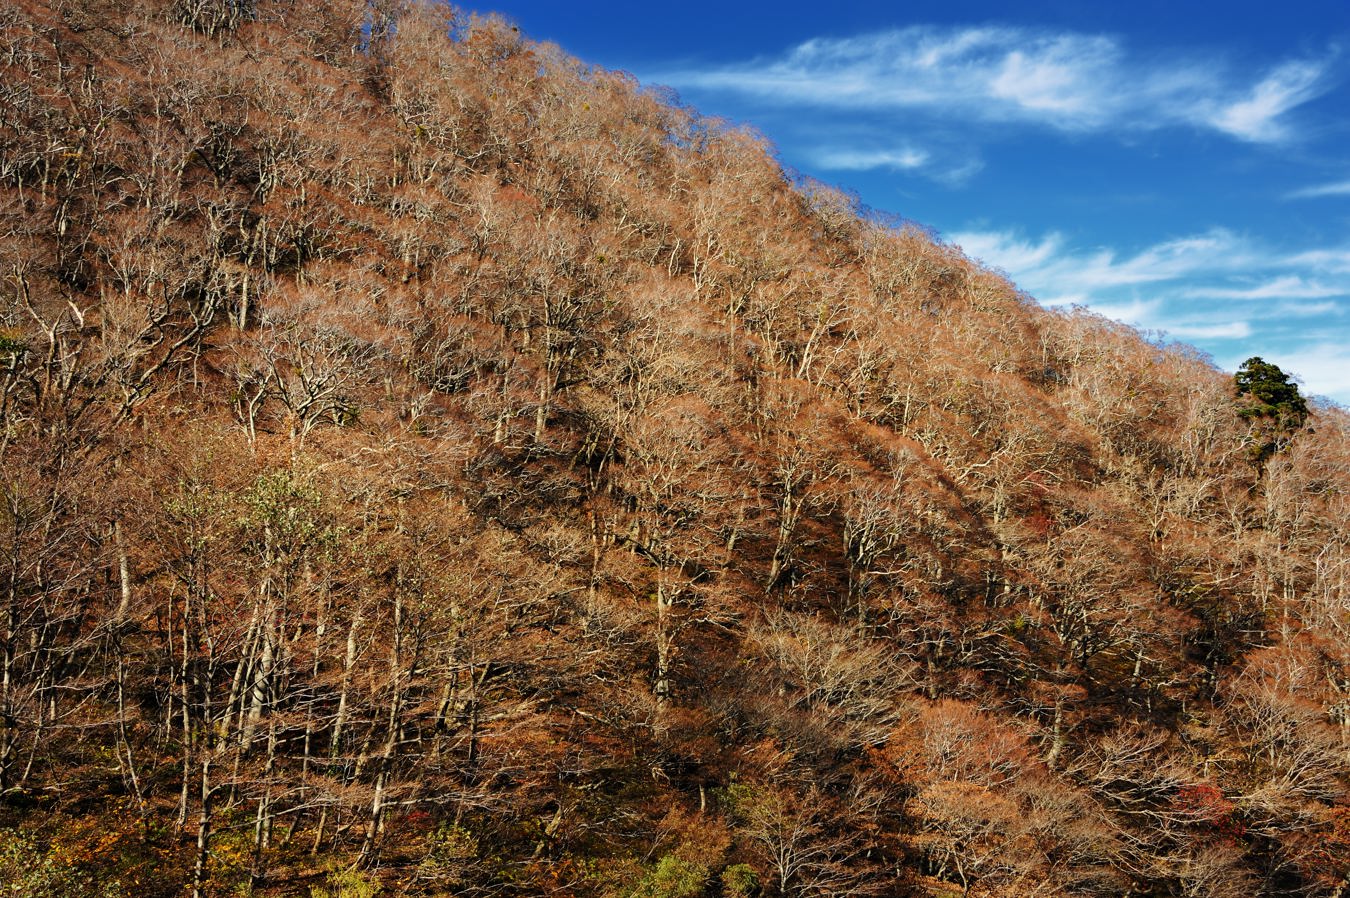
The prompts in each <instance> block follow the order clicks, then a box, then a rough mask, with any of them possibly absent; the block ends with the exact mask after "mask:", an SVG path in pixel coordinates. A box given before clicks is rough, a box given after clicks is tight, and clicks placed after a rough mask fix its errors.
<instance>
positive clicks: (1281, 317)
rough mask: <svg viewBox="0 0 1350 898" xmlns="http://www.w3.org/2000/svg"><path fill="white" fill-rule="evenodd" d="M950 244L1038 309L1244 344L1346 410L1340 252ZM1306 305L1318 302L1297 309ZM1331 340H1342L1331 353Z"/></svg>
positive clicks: (1015, 238) (1348, 351) (1028, 241)
mask: <svg viewBox="0 0 1350 898" xmlns="http://www.w3.org/2000/svg"><path fill="white" fill-rule="evenodd" d="M950 238H951V241H952V242H953V243H955V244H957V245H959V246H960V247H962V249H963V250H964V252H965V253H966V255H968V256H970V257H971V258H974V259H977V260H979V261H981V262H984V263H985V264H987V265H990V266H993V267H995V268H998V269H1001V270H1003V271H1005V272H1007V273H1008V275H1009V276H1010V277H1011V278H1012V279H1013V280H1014V281H1015V282H1016V283H1017V284H1018V285H1019V286H1020V287H1021V288H1022V289H1024V290H1026V291H1028V292H1029V293H1031V294H1032V295H1033V296H1036V297H1037V298H1039V299H1040V300H1041V302H1042V303H1044V304H1045V305H1047V306H1060V305H1068V304H1074V305H1083V306H1087V307H1089V308H1091V309H1092V310H1094V311H1096V312H1098V313H1100V314H1102V315H1105V316H1107V317H1108V318H1114V319H1116V320H1118V321H1124V322H1126V323H1127V324H1132V325H1135V326H1136V327H1141V328H1147V329H1150V330H1162V331H1166V332H1167V333H1168V334H1169V335H1171V336H1172V337H1175V338H1178V339H1182V340H1193V341H1197V342H1200V343H1206V342H1209V343H1210V344H1211V345H1217V346H1218V347H1231V346H1232V345H1233V344H1234V343H1238V344H1245V346H1244V348H1243V350H1242V351H1243V352H1246V354H1247V355H1253V354H1260V355H1263V356H1265V357H1267V358H1271V359H1276V358H1282V359H1287V360H1288V367H1287V370H1292V371H1295V372H1298V373H1299V374H1301V375H1302V376H1304V377H1305V378H1306V380H1307V384H1308V386H1309V388H1310V389H1311V390H1312V391H1313V392H1315V393H1319V394H1322V395H1326V396H1331V397H1334V398H1336V399H1337V400H1339V401H1341V402H1345V403H1350V331H1347V330H1346V329H1344V328H1342V327H1341V324H1340V322H1342V321H1344V318H1343V316H1344V315H1345V314H1346V313H1347V311H1350V306H1345V305H1343V304H1342V303H1338V302H1336V301H1334V299H1333V297H1350V251H1347V250H1344V249H1339V248H1319V249H1311V250H1305V251H1301V252H1297V253H1292V254H1291V253H1288V252H1284V251H1281V250H1279V249H1276V248H1273V247H1271V246H1268V245H1265V244H1263V243H1261V242H1258V241H1256V240H1253V239H1251V238H1248V237H1245V236H1243V235H1240V234H1237V233H1234V232H1232V231H1230V230H1226V229H1222V228H1215V229H1212V230H1209V231H1204V232H1201V233H1198V234H1192V235H1187V236H1183V237H1179V238H1175V239H1171V240H1166V241H1162V242H1159V243H1157V244H1154V245H1152V246H1146V247H1144V248H1142V249H1139V250H1136V251H1133V252H1121V251H1119V250H1117V249H1114V248H1110V247H1078V246H1074V245H1072V244H1071V242H1070V241H1069V240H1068V239H1067V238H1066V237H1065V236H1064V235H1063V234H1062V233H1058V232H1052V233H1049V234H1047V235H1045V236H1043V237H1041V238H1039V239H1036V238H1028V237H1026V236H1024V235H1022V234H1020V233H1018V232H1015V231H1000V230H981V231H970V232H966V233H958V234H952V235H950ZM1311 299H1321V300H1325V301H1323V302H1301V301H1300V300H1311ZM1338 331H1340V332H1344V333H1345V339H1342V340H1340V341H1339V342H1336V341H1335V340H1334V337H1333V335H1334V334H1336V333H1337V332H1338ZM1233 355H1234V356H1235V357H1236V356H1237V355H1240V353H1233ZM1247 355H1243V356H1241V358H1237V361H1236V362H1234V364H1237V363H1240V362H1241V361H1242V359H1243V358H1246V357H1247ZM1278 363H1279V364H1281V365H1282V366H1283V365H1284V364H1285V363H1284V362H1283V361H1281V362H1278ZM1338 364H1340V365H1344V366H1345V370H1344V372H1343V373H1342V372H1341V370H1340V369H1338V368H1337V367H1336V366H1337V365H1338Z"/></svg>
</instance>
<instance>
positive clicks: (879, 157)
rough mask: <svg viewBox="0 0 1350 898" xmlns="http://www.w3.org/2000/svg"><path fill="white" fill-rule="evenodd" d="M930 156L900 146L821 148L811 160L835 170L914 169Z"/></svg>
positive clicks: (920, 166) (925, 161) (926, 162)
mask: <svg viewBox="0 0 1350 898" xmlns="http://www.w3.org/2000/svg"><path fill="white" fill-rule="evenodd" d="M930 159H931V156H930V155H929V154H928V153H927V152H925V151H924V150H919V149H915V148H913V147H901V148H899V149H893V150H857V149H851V148H835V149H821V150H818V151H816V152H815V153H813V154H812V161H813V162H815V163H816V164H817V165H819V166H821V167H822V168H830V169H835V170H836V171H864V170H868V169H874V168H892V169H900V170H905V169H916V168H922V167H923V166H925V165H927V164H928V162H929V160H930Z"/></svg>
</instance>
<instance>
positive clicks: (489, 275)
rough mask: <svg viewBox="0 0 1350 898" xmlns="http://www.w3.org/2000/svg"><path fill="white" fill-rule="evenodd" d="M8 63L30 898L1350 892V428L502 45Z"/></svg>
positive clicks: (274, 32)
mask: <svg viewBox="0 0 1350 898" xmlns="http://www.w3.org/2000/svg"><path fill="white" fill-rule="evenodd" d="M0 35H2V37H0V665H2V669H0V893H4V894H6V895H9V894H15V895H25V896H41V898H67V896H77V895H78V896H86V895H92V896H100V898H122V896H125V898H132V896H135V898H141V896H146V898H159V896H164V898H168V896H179V895H193V896H207V895H211V896H227V895H240V894H254V895H266V896H283V895H284V896H306V898H336V896H344V898H357V896H360V898H371V896H374V895H377V894H378V895H383V896H398V895H426V896H433V895H447V896H448V895H455V896H482V898H488V896H503V898H508V896H527V895H528V896H532V895H552V896H577V898H698V896H707V898H754V896H763V898H775V896H784V898H827V896H873V895H875V896H889V895H896V896H1009V898H1014V896H1016V898H1020V896H1052V895H1082V896H1121V895H1130V896H1136V898H1144V896H1178V898H1179V896H1197V898H1198V896H1208V898H1227V896H1232V898H1248V896H1255V895H1262V896H1326V898H1333V896H1344V895H1346V894H1347V888H1348V886H1347V877H1350V799H1348V798H1347V786H1348V785H1350V766H1348V765H1347V761H1348V760H1350V753H1348V752H1350V592H1348V591H1347V589H1348V587H1350V419H1348V418H1347V415H1346V413H1345V412H1344V411H1343V410H1340V409H1337V408H1334V407H1323V406H1319V405H1317V404H1316V403H1306V402H1305V401H1304V400H1303V398H1302V397H1301V396H1299V395H1298V391H1297V388H1296V387H1294V386H1293V385H1291V384H1289V383H1288V382H1287V379H1285V378H1284V375H1283V373H1282V372H1279V370H1278V369H1275V368H1274V366H1270V365H1266V364H1265V363H1262V362H1260V360H1259V359H1255V360H1253V362H1252V363H1249V366H1248V367H1247V368H1246V369H1244V373H1243V375H1242V377H1241V378H1239V384H1240V387H1241V389H1242V391H1243V392H1242V393H1241V395H1239V392H1238V391H1239V386H1238V385H1235V382H1234V379H1233V378H1232V377H1231V376H1227V375H1224V374H1222V373H1220V372H1219V371H1217V370H1216V369H1215V368H1214V367H1213V366H1212V365H1211V364H1210V363H1209V361H1208V360H1206V359H1205V358H1203V357H1201V356H1200V355H1198V354H1197V353H1196V352H1194V351H1193V350H1191V349H1188V348H1187V347H1184V346H1177V345H1160V344H1159V343H1157V342H1151V341H1149V340H1147V339H1145V338H1144V337H1142V336H1141V335H1140V334H1139V333H1137V332H1135V331H1133V330H1131V329H1130V328H1127V327H1124V326H1122V325H1119V324H1115V323H1112V322H1110V321H1107V320H1104V319H1101V318H1098V317H1096V316H1093V315H1091V314H1088V313H1086V312H1082V311H1072V312H1054V311H1047V310H1045V309H1042V308H1040V307H1039V306H1037V305H1036V304H1035V303H1034V302H1033V301H1031V300H1030V299H1029V298H1028V297H1026V296H1024V295H1021V294H1020V293H1019V292H1018V291H1017V290H1016V289H1015V288H1014V287H1012V286H1011V285H1010V284H1009V283H1008V282H1007V281H1006V280H1005V279H1004V278H1003V277H1001V276H999V275H997V274H995V273H993V272H990V271H988V270H985V269H983V268H981V267H980V266H978V265H976V264H974V263H972V262H971V261H970V260H968V259H966V258H965V257H964V256H963V255H962V254H961V253H960V251H959V250H957V249H955V248H953V247H951V246H946V245H943V244H941V243H940V242H937V241H935V240H934V239H933V238H932V236H931V235H930V234H928V233H926V232H925V231H923V230H922V229H920V228H917V227H913V226H907V225H903V224H897V223H895V222H888V221H884V220H881V219H879V218H878V217H877V216H875V215H870V214H865V213H864V210H861V209H860V208H859V206H858V204H857V202H856V201H855V200H854V199H853V198H851V197H850V196H849V195H847V194H846V193H842V192H840V191H837V190H834V189H831V188H829V187H826V186H823V185H819V184H815V183H810V182H804V181H803V180H802V179H800V178H796V177H793V176H790V175H788V174H786V173H785V172H784V171H783V169H782V167H781V166H780V165H779V163H778V162H777V161H776V160H775V157H774V154H773V150H772V148H771V147H769V146H768V145H766V143H765V142H764V141H763V140H762V139H760V138H759V137H757V136H755V135H754V134H753V133H750V132H749V131H747V130H744V129H742V128H738V127H733V126H730V125H728V124H725V123H723V122H719V121H715V120H710V119H708V118H705V117H703V116H701V115H699V114H698V113H697V112H695V111H694V110H691V109H689V108H686V107H684V106H682V105H680V104H679V102H678V101H677V100H676V98H674V97H673V96H671V95H666V94H663V93H661V92H659V91H652V90H645V89H642V88H640V87H639V86H638V85H637V84H636V83H635V81H634V80H633V79H632V78H630V77H628V76H626V75H624V74H622V73H616V72H610V71H605V70H602V69H598V68H594V67H591V66H588V65H586V64H584V63H581V62H579V61H577V60H575V59H572V58H570V57H568V56H567V55H565V54H564V53H562V52H561V51H560V50H558V49H557V48H556V47H553V46H549V45H541V44H536V43H532V42H530V41H528V40H526V39H525V38H523V37H522V36H521V35H520V34H519V33H518V32H517V30H516V29H515V28H513V27H511V26H510V25H509V24H506V23H504V22H502V21H499V20H496V19H491V18H488V19H477V18H466V17H464V16H461V15H460V14H458V13H457V12H455V11H454V10H453V9H451V8H449V7H444V6H438V5H431V4H425V5H424V4H417V3H412V2H408V3H401V2H397V0H375V2H371V3H367V2H364V0H309V2H288V0H257V2H252V0H151V2H136V3H131V2H124V3H114V2H105V0H52V2H50V3H43V2H39V0H7V2H5V3H4V4H2V5H0ZM1270 369H1273V370H1270ZM1291 390H1292V392H1291Z"/></svg>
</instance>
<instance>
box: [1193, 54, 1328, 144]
mask: <svg viewBox="0 0 1350 898" xmlns="http://www.w3.org/2000/svg"><path fill="white" fill-rule="evenodd" d="M1324 71H1325V64H1322V63H1314V62H1309V61H1299V62H1287V63H1284V64H1283V65H1281V66H1278V67H1277V68H1276V69H1275V70H1274V71H1272V72H1271V73H1270V74H1269V75H1267V76H1266V77H1265V78H1263V79H1262V80H1261V81H1259V82H1258V83H1257V84H1256V85H1255V86H1254V87H1253V88H1252V89H1251V93H1250V95H1249V96H1248V97H1247V98H1245V99H1242V100H1239V101H1237V102H1235V103H1230V104H1229V105H1227V106H1223V107H1221V108H1220V109H1219V110H1218V111H1217V112H1216V114H1215V115H1214V118H1213V124H1214V127H1216V128H1218V129H1219V130H1220V131H1226V132H1228V133H1229V134H1231V135H1233V136H1234V137H1238V138H1241V139H1243V140H1250V141H1253V142H1258V143H1260V142H1266V141H1274V140H1281V139H1283V138H1284V137H1285V136H1286V131H1287V128H1286V125H1285V123H1284V122H1282V121H1281V117H1282V116H1283V115H1284V114H1285V113H1286V112H1288V111H1289V110H1291V109H1293V108H1295V107H1296V106H1301V105H1303V104H1304V103H1306V102H1308V101H1309V100H1311V99H1314V98H1315V97H1316V96H1317V95H1318V94H1319V93H1321V92H1322V90H1323V89H1324V87H1323V86H1322V84H1321V82H1322V80H1323V79H1322V76H1323V74H1324Z"/></svg>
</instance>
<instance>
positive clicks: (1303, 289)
mask: <svg viewBox="0 0 1350 898" xmlns="http://www.w3.org/2000/svg"><path fill="white" fill-rule="evenodd" d="M1347 294H1350V283H1343V284H1326V283H1322V282H1320V281H1315V280H1307V279H1306V278H1304V277H1302V276H1301V275H1297V274H1287V275H1283V276H1281V277H1276V278H1271V279H1269V280H1266V281H1262V282H1261V283H1259V284H1254V285H1252V286H1250V287H1220V286H1214V285H1208V286H1204V287H1193V288H1190V289H1187V290H1186V291H1184V294H1183V295H1185V296H1186V297H1189V298H1191V299H1323V298H1325V297H1328V296H1345V295H1347Z"/></svg>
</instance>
